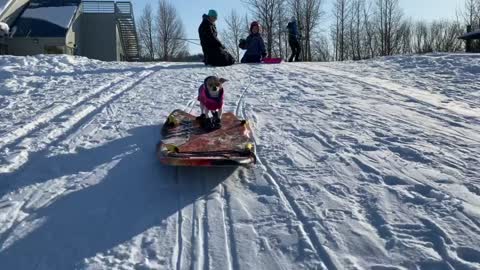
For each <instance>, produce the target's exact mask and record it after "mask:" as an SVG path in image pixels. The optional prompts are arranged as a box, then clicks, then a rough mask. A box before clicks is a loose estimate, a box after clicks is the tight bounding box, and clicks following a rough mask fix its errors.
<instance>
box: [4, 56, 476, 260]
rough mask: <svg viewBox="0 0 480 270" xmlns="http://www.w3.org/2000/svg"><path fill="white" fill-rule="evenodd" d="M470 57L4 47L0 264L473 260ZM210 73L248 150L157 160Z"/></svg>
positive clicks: (473, 100)
mask: <svg viewBox="0 0 480 270" xmlns="http://www.w3.org/2000/svg"><path fill="white" fill-rule="evenodd" d="M476 59H477V58H476V56H474V55H468V54H460V55H448V54H433V55H427V56H409V57H391V58H384V59H379V60H371V61H362V62H352V63H325V64H318V63H295V64H290V63H284V64H281V65H235V66H233V67H226V68H207V67H204V66H202V65H200V64H171V63H158V64H146V65H145V64H128V63H121V64H116V63H102V62H98V61H91V60H88V59H85V58H74V57H65V56H58V57H51V56H38V57H27V58H22V57H1V58H0V62H1V63H2V68H0V80H4V86H3V88H0V106H1V107H0V116H2V117H3V118H2V119H4V120H0V138H1V139H0V264H1V265H2V269H3V267H6V269H177V270H181V269H202V270H205V269H229V270H239V269H371V270H379V269H382V270H384V269H402V270H403V269H419V270H433V269H480V249H479V247H478V243H479V242H480V238H479V235H480V203H479V201H480V200H479V199H480V178H479V175H480V170H479V168H480V161H479V159H478V157H479V156H480V135H479V134H480V128H479V123H480V107H478V101H479V100H480V91H479V88H478V87H477V83H476V81H477V78H478V74H479V72H480V65H478V63H477V62H476ZM209 75H218V76H222V77H225V78H227V79H228V80H229V81H228V82H227V83H226V84H225V87H226V98H225V101H226V104H225V109H224V110H225V111H232V112H235V113H236V114H237V115H239V116H240V117H242V118H245V119H248V121H249V124H250V125H251V126H252V128H253V130H254V134H253V136H254V140H255V148H256V150H257V155H258V164H257V165H256V166H255V167H253V168H236V169H235V168H170V167H163V166H160V165H159V164H158V162H157V161H156V159H155V155H154V150H155V144H156V143H157V142H158V140H159V139H160V125H161V124H162V123H163V121H164V119H165V117H166V116H167V115H168V114H169V113H170V112H171V111H172V110H174V109H177V108H181V109H184V110H185V111H187V112H191V113H193V114H197V113H198V112H199V109H198V104H197V101H196V93H197V89H198V87H199V85H200V84H201V83H202V82H203V80H204V78H205V77H207V76H209ZM59 254H61V255H60V256H59Z"/></svg>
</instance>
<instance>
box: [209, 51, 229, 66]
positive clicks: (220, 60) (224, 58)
mask: <svg viewBox="0 0 480 270" xmlns="http://www.w3.org/2000/svg"><path fill="white" fill-rule="evenodd" d="M204 52H205V64H206V65H209V66H214V67H224V66H231V65H233V64H235V58H234V57H233V56H232V55H231V54H230V53H228V52H227V51H226V50H225V49H222V48H218V49H214V50H210V49H207V50H205V49H204Z"/></svg>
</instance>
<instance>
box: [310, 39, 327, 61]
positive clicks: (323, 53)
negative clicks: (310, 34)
mask: <svg viewBox="0 0 480 270" xmlns="http://www.w3.org/2000/svg"><path fill="white" fill-rule="evenodd" d="M328 43H329V42H328V39H327V37H325V36H319V37H318V38H316V39H315V40H314V41H313V42H312V44H313V46H312V52H313V57H314V60H315V61H319V62H328V61H331V60H332V54H331V51H330V46H329V45H328Z"/></svg>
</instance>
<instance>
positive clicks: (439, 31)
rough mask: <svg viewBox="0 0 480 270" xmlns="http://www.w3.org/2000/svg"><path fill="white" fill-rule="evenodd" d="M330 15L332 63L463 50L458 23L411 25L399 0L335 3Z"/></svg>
mask: <svg viewBox="0 0 480 270" xmlns="http://www.w3.org/2000/svg"><path fill="white" fill-rule="evenodd" d="M467 1H470V0H467ZM472 1H473V0H472ZM477 1H479V2H480V0H477ZM332 14H333V17H334V24H333V25H332V27H331V40H332V41H333V47H334V56H333V60H337V61H343V60H359V59H366V58H373V57H376V56H387V55H394V54H409V53H427V52H433V51H439V52H456V51H459V50H462V49H463V42H462V41H460V40H458V37H459V36H460V35H461V34H462V33H463V32H464V29H463V27H462V24H461V23H460V22H458V21H447V20H439V21H433V22H429V23H427V22H423V21H419V22H412V21H411V20H408V19H406V18H405V17H404V14H403V11H402V9H401V8H400V6H399V0H336V1H335V3H334V7H333V11H332Z"/></svg>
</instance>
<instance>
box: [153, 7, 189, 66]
mask: <svg viewBox="0 0 480 270" xmlns="http://www.w3.org/2000/svg"><path fill="white" fill-rule="evenodd" d="M157 32H158V33H157V34H158V42H159V44H158V55H159V56H160V58H161V59H162V60H163V61H170V60H171V59H173V58H174V57H177V55H178V54H179V53H180V52H182V51H185V50H186V42H185V31H184V28H183V23H182V21H181V19H180V17H179V16H178V13H177V10H176V9H175V7H174V6H173V5H172V4H171V3H170V2H168V1H167V0H159V5H158V14H157Z"/></svg>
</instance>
